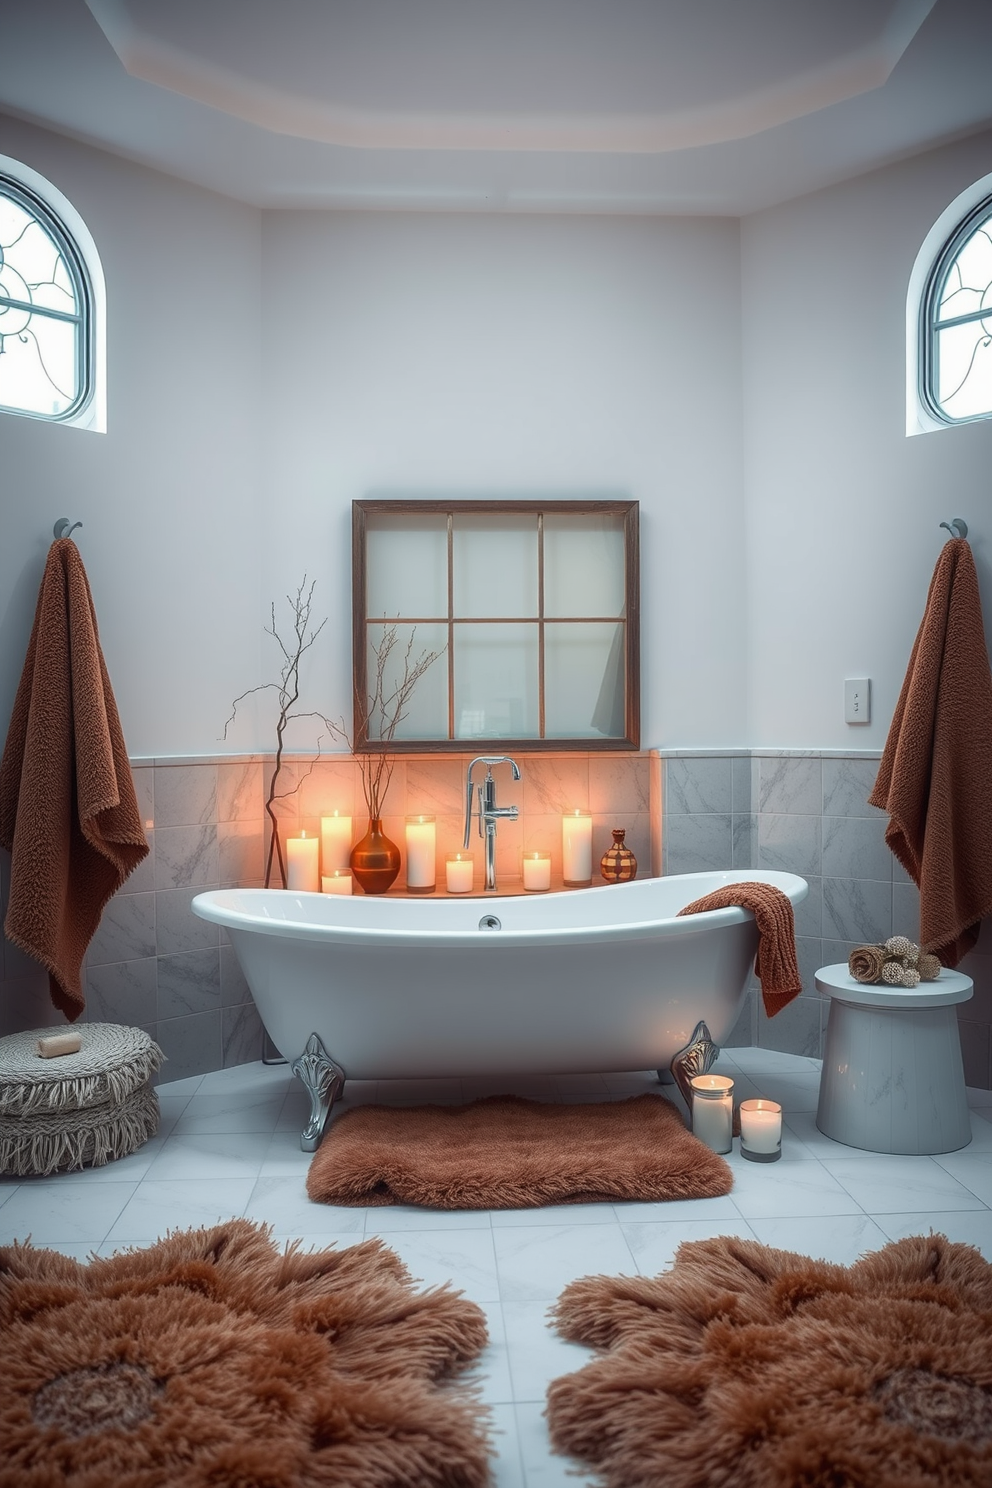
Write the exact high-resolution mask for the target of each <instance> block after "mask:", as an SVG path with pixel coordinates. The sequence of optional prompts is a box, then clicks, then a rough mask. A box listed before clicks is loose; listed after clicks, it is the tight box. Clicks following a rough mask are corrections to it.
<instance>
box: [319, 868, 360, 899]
mask: <svg viewBox="0 0 992 1488" xmlns="http://www.w3.org/2000/svg"><path fill="white" fill-rule="evenodd" d="M320 886H321V888H322V889H323V891H324V893H325V894H350V893H351V891H352V878H351V873H350V872H349V870H348V869H347V868H335V870H334V872H333V873H325V874H324V875H323V877H322V878H321V880H320Z"/></svg>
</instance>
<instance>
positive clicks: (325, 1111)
mask: <svg viewBox="0 0 992 1488" xmlns="http://www.w3.org/2000/svg"><path fill="white" fill-rule="evenodd" d="M291 1069H292V1071H293V1074H294V1075H299V1077H300V1079H301V1080H302V1081H303V1084H304V1085H305V1087H306V1092H307V1095H308V1096H309V1097H310V1120H309V1121H308V1122H307V1124H306V1126H305V1127H304V1128H303V1131H302V1133H301V1135H300V1147H301V1148H302V1149H303V1151H304V1152H316V1150H317V1148H318V1146H319V1145H320V1139H321V1137H322V1136H323V1135H324V1127H325V1125H326V1124H327V1118H328V1116H329V1115H330V1111H331V1107H332V1106H333V1104H334V1102H335V1101H336V1100H338V1099H340V1097H341V1094H342V1092H343V1090H344V1078H345V1076H344V1070H343V1069H342V1068H341V1066H340V1065H339V1064H336V1063H335V1061H334V1060H333V1059H332V1058H331V1056H330V1055H329V1054H328V1052H327V1050H326V1049H325V1048H324V1046H323V1044H322V1043H321V1042H320V1039H319V1038H318V1036H317V1034H315V1033H312V1034H311V1035H310V1037H309V1038H308V1039H307V1046H306V1048H305V1049H304V1051H303V1053H302V1054H300V1055H298V1057H297V1058H296V1059H294V1060H293V1063H292V1065H291Z"/></svg>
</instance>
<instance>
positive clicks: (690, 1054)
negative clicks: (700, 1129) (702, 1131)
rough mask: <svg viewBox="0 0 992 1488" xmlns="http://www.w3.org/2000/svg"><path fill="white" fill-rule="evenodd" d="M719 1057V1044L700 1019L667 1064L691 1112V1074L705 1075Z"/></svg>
mask: <svg viewBox="0 0 992 1488" xmlns="http://www.w3.org/2000/svg"><path fill="white" fill-rule="evenodd" d="M719 1057H720V1045H719V1044H715V1043H714V1042H713V1040H712V1038H711V1037H710V1031H709V1029H708V1028H707V1027H706V1024H705V1023H704V1022H703V1021H702V1019H700V1021H699V1022H698V1023H697V1024H696V1026H695V1028H694V1029H693V1030H692V1038H691V1039H690V1040H689V1042H688V1043H687V1044H686V1046H685V1048H684V1049H680V1050H679V1052H678V1053H677V1054H676V1056H675V1058H674V1059H673V1060H672V1062H671V1064H670V1065H669V1069H670V1070H671V1072H672V1074H673V1075H674V1076H675V1083H676V1085H677V1086H678V1087H679V1090H680V1091H681V1092H682V1099H683V1100H684V1101H685V1103H686V1105H687V1107H688V1108H689V1112H690V1116H691V1113H692V1085H691V1084H690V1081H691V1080H692V1077H693V1075H705V1073H706V1071H707V1070H708V1069H712V1067H713V1065H714V1064H715V1063H716V1061H717V1059H719ZM662 1078H663V1072H662V1071H661V1070H659V1071H658V1079H659V1080H660V1079H662Z"/></svg>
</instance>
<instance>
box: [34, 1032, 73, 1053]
mask: <svg viewBox="0 0 992 1488" xmlns="http://www.w3.org/2000/svg"><path fill="white" fill-rule="evenodd" d="M82 1047H83V1036H82V1034H80V1033H50V1034H47V1035H46V1036H45V1038H40V1039H39V1040H38V1053H39V1054H40V1055H41V1057H42V1059H56V1058H57V1057H58V1056H59V1055H60V1054H78V1053H79V1051H80V1049H81V1048H82Z"/></svg>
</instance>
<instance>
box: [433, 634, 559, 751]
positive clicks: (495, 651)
mask: <svg viewBox="0 0 992 1488" xmlns="http://www.w3.org/2000/svg"><path fill="white" fill-rule="evenodd" d="M537 629H538V628H537V626H536V625H457V624H456V625H455V627H454V631H455V654H454V668H455V738H456V739H473V738H479V739H536V738H537V737H538V732H539V727H540V714H539V708H538V654H537V644H538V637H537Z"/></svg>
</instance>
